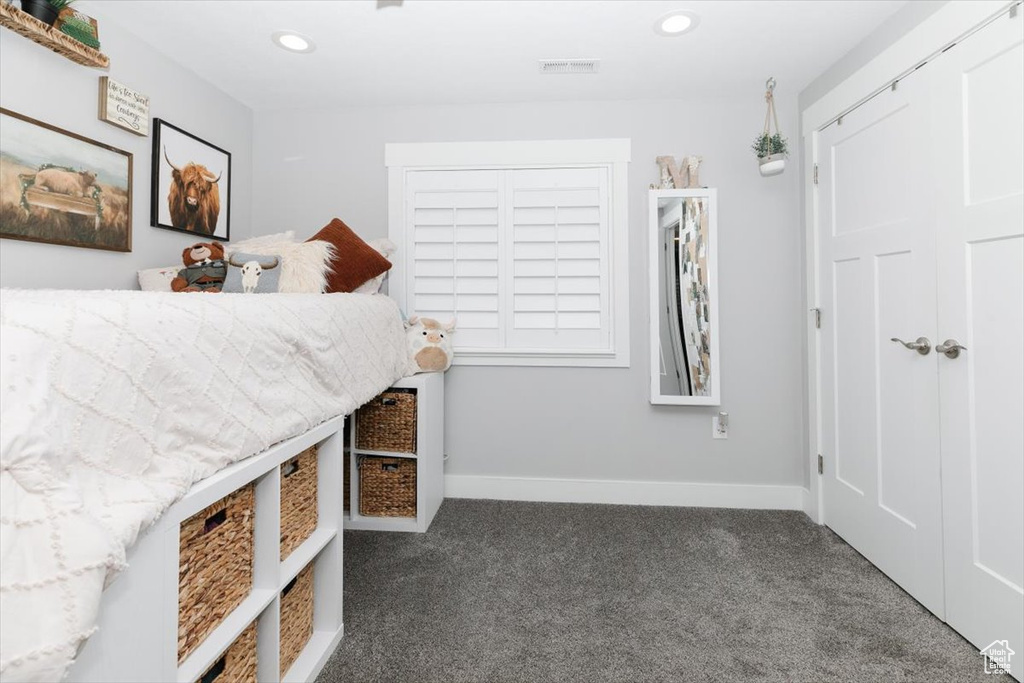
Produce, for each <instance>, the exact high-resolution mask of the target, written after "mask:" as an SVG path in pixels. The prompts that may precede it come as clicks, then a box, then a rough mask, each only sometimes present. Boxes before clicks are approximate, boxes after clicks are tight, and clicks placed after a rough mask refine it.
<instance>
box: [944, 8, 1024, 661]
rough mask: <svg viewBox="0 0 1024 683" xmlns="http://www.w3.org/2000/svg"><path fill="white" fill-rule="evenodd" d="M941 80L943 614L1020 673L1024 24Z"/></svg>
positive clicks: (1000, 30) (1000, 32)
mask: <svg viewBox="0 0 1024 683" xmlns="http://www.w3.org/2000/svg"><path fill="white" fill-rule="evenodd" d="M933 67H934V71H933V73H932V74H931V77H932V80H933V81H934V83H935V86H934V87H935V93H936V107H935V116H934V122H935V130H934V133H933V136H934V139H935V140H937V141H941V143H940V144H941V147H942V156H941V160H942V163H939V164H936V167H937V171H936V173H937V176H938V185H937V190H938V192H937V193H936V199H937V200H938V204H939V212H938V216H937V218H938V221H937V226H938V249H937V251H938V273H939V279H938V301H939V311H938V314H939V315H938V321H939V324H938V333H939V335H938V338H937V339H938V341H940V342H941V341H945V340H946V339H947V338H952V339H955V340H957V341H959V342H960V343H961V344H962V345H963V346H966V347H967V349H966V350H965V351H962V352H961V353H960V355H959V357H957V358H955V359H952V358H947V357H945V356H944V355H938V359H937V362H938V366H939V389H940V396H941V402H940V406H941V423H942V432H941V434H942V480H943V508H944V515H945V517H944V525H945V547H946V550H945V570H946V620H947V621H948V622H949V624H950V625H951V626H953V627H954V628H955V629H957V630H958V631H959V632H960V633H962V634H963V635H964V636H965V637H966V638H967V639H968V640H970V641H971V642H972V643H974V644H975V645H976V646H977V647H978V648H984V647H986V646H988V645H989V644H990V643H991V642H993V641H996V640H1009V647H1010V649H1011V650H1014V651H1015V652H1016V653H1017V655H1016V657H1015V658H1014V659H1015V661H1013V662H1012V663H1013V665H1014V666H1013V669H1014V670H1013V671H1012V672H1011V673H1013V674H1014V676H1015V677H1016V678H1017V679H1018V680H1020V678H1021V672H1022V670H1024V593H1022V586H1024V152H1022V150H1024V20H1022V18H1021V17H1017V18H1016V19H1009V18H1006V17H1003V18H1001V19H998V20H997V21H996V22H995V23H994V24H992V25H991V26H988V27H986V28H985V29H983V30H982V31H980V32H979V33H977V34H975V35H974V36H972V37H970V38H968V39H966V40H964V41H963V42H962V43H960V44H959V45H957V46H956V48H954V49H953V50H950V51H949V52H947V53H946V54H944V55H943V56H942V57H941V58H939V59H938V60H936V61H935V63H934V65H933V64H929V65H928V68H929V69H932V68H933Z"/></svg>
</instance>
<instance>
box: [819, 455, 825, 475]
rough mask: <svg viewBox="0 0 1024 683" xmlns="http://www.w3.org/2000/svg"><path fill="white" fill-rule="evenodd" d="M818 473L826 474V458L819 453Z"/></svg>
mask: <svg viewBox="0 0 1024 683" xmlns="http://www.w3.org/2000/svg"><path fill="white" fill-rule="evenodd" d="M818 474H825V458H823V457H821V453H818Z"/></svg>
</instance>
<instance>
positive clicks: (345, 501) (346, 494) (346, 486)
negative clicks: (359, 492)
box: [341, 451, 352, 512]
mask: <svg viewBox="0 0 1024 683" xmlns="http://www.w3.org/2000/svg"><path fill="white" fill-rule="evenodd" d="M351 458H352V454H351V453H350V452H349V451H345V458H344V460H342V466H343V467H344V468H345V473H344V475H342V479H343V484H342V502H341V505H342V508H343V509H344V511H345V512H348V511H349V509H350V508H351V502H350V501H349V498H351V492H352V481H351V479H352V460H351Z"/></svg>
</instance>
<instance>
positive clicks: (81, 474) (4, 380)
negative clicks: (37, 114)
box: [0, 290, 407, 681]
mask: <svg viewBox="0 0 1024 683" xmlns="http://www.w3.org/2000/svg"><path fill="white" fill-rule="evenodd" d="M406 363H407V357H406V346H405V335H404V332H403V327H402V322H401V316H400V314H399V311H398V308H397V306H396V305H395V304H394V302H393V301H391V300H390V299H388V298H387V297H385V296H380V295H356V294H331V295H301V294H294V295H291V294H275V295H244V294H239V295H231V294H190V295H182V294H158V293H145V292H111V291H107V292H77V291H20V290H5V291H2V292H0V679H2V680H3V681H20V680H37V681H56V680H60V679H61V678H62V677H63V675H64V674H65V672H66V671H67V668H68V666H69V664H70V662H71V661H72V659H73V657H74V656H75V653H76V651H77V649H78V647H79V646H80V645H81V643H82V642H83V641H84V640H85V639H86V638H88V636H89V635H90V633H91V632H92V630H93V629H94V625H95V623H96V616H97V610H98V608H99V605H100V597H101V593H102V589H103V586H104V583H105V582H106V581H108V580H109V578H110V577H112V576H113V575H114V574H115V573H116V571H117V570H118V569H119V568H121V567H123V565H124V559H125V553H126V549H127V548H128V547H129V546H130V545H131V544H132V543H134V542H135V540H136V538H137V537H138V534H139V532H140V531H141V530H143V529H145V528H146V527H147V526H149V525H151V524H152V523H153V522H154V521H155V520H156V519H157V518H158V517H159V516H160V515H161V513H162V512H163V511H164V510H166V509H167V507H168V506H169V505H170V504H171V503H173V502H174V501H175V500H177V499H178V498H180V497H181V496H182V495H184V494H185V492H187V491H188V489H189V487H191V486H192V484H194V483H195V482H197V481H199V480H201V479H203V478H205V477H208V476H210V475H212V474H214V473H215V472H217V471H219V470H221V469H223V468H224V467H226V466H227V465H229V464H231V463H233V462H236V461H238V460H240V459H243V458H246V457H249V456H251V455H254V454H256V453H260V452H262V451H264V450H266V449H267V448H269V447H270V446H272V445H273V444H275V443H277V442H280V441H282V440H284V439H287V438H290V437H294V436H297V435H299V434H303V433H304V432H307V431H309V430H310V429H312V428H314V427H316V426H317V425H318V424H321V423H322V422H324V421H325V420H328V419H331V418H333V417H336V416H339V415H345V414H348V413H350V412H351V411H352V410H353V409H355V408H356V407H358V406H359V405H361V404H362V403H364V402H366V401H367V400H369V399H370V398H372V397H373V396H375V395H376V394H377V393H379V392H380V391H381V390H383V389H384V388H386V387H388V386H389V385H391V384H392V383H393V382H394V381H395V380H397V379H398V378H400V377H402V376H403V375H404V374H405V369H406Z"/></svg>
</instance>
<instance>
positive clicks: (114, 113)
mask: <svg viewBox="0 0 1024 683" xmlns="http://www.w3.org/2000/svg"><path fill="white" fill-rule="evenodd" d="M100 120H101V121H106V122H107V123H112V124H113V125H115V126H118V127H120V128H124V129H125V130H127V131H130V132H132V133H135V134H136V135H141V136H143V137H145V136H147V135H149V96H148V95H143V94H142V93H140V92H136V91H135V90H132V89H131V88H129V87H128V86H127V85H125V84H123V83H118V82H117V81H115V80H114V79H113V78H109V77H107V76H101V77H100Z"/></svg>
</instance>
